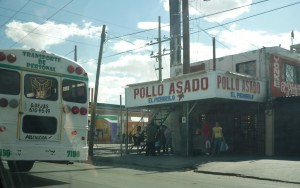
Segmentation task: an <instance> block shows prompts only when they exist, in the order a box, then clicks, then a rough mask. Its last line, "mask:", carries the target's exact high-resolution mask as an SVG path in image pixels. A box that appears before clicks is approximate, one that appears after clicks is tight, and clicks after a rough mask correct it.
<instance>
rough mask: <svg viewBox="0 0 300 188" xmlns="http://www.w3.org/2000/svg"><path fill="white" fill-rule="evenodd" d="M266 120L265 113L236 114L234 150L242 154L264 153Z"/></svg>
mask: <svg viewBox="0 0 300 188" xmlns="http://www.w3.org/2000/svg"><path fill="white" fill-rule="evenodd" d="M264 122H265V120H264V115H263V114H254V113H241V114H236V115H235V117H234V130H233V131H234V145H233V151H234V152H236V153H242V154H258V155H260V154H264V151H265V139H264V138H265V126H264V124H265V123H264Z"/></svg>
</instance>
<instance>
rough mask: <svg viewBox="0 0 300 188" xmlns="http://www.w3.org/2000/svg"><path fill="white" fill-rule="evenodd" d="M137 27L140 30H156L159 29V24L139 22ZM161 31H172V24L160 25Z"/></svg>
mask: <svg viewBox="0 0 300 188" xmlns="http://www.w3.org/2000/svg"><path fill="white" fill-rule="evenodd" d="M137 27H138V28H139V29H155V28H158V22H139V23H138V24H137ZM160 27H161V30H162V31H167V32H169V31H170V24H163V23H161V24H160Z"/></svg>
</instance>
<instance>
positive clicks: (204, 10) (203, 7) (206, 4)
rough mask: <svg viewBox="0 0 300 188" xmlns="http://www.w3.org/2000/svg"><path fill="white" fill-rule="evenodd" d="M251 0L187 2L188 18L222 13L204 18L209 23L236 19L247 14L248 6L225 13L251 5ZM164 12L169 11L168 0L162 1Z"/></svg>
mask: <svg viewBox="0 0 300 188" xmlns="http://www.w3.org/2000/svg"><path fill="white" fill-rule="evenodd" d="M251 3H252V0H234V1H233V0H222V1H216V0H210V1H191V0H190V1H189V14H190V16H201V15H210V14H213V13H217V12H222V11H224V13H221V14H216V15H213V16H209V17H207V18H205V19H206V20H207V21H209V22H223V21H225V20H227V19H232V18H236V17H238V16H240V15H242V14H244V13H247V12H249V10H250V6H246V7H243V8H239V9H236V10H232V11H227V10H229V9H233V8H236V7H241V6H245V5H248V4H251ZM162 4H163V7H164V9H165V11H169V9H170V7H169V0H163V1H162Z"/></svg>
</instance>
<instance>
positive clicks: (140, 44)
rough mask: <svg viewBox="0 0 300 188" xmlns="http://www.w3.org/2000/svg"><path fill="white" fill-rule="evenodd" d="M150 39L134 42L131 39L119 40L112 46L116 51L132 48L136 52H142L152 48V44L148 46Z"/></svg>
mask: <svg viewBox="0 0 300 188" xmlns="http://www.w3.org/2000/svg"><path fill="white" fill-rule="evenodd" d="M147 43H148V41H145V40H135V41H134V42H129V41H124V40H122V41H119V42H117V43H114V44H113V46H112V47H111V49H112V50H114V51H116V52H124V51H127V50H132V51H134V52H140V51H145V50H151V48H152V47H151V46H146V44H147Z"/></svg>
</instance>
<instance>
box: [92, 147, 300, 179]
mask: <svg viewBox="0 0 300 188" xmlns="http://www.w3.org/2000/svg"><path fill="white" fill-rule="evenodd" d="M123 152H125V147H123ZM93 159H94V163H96V164H97V163H98V162H99V163H101V162H110V163H114V164H118V163H122V164H130V165H137V166H143V167H149V168H156V169H161V170H175V171H181V170H194V172H198V173H207V174H218V175H228V176H239V177H248V178H256V179H264V180H271V181H282V182H289V183H296V184H300V157H298V158H292V157H284V158H283V157H266V156H262V157H257V156H245V155H243V156H238V155H221V156H215V157H213V156H205V155H200V156H192V157H183V156H176V155H160V156H145V155H143V154H141V155H138V154H136V152H135V153H131V154H123V155H122V156H121V154H120V145H117V144H101V145H99V144H98V145H97V146H96V147H95V148H94V157H93Z"/></svg>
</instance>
